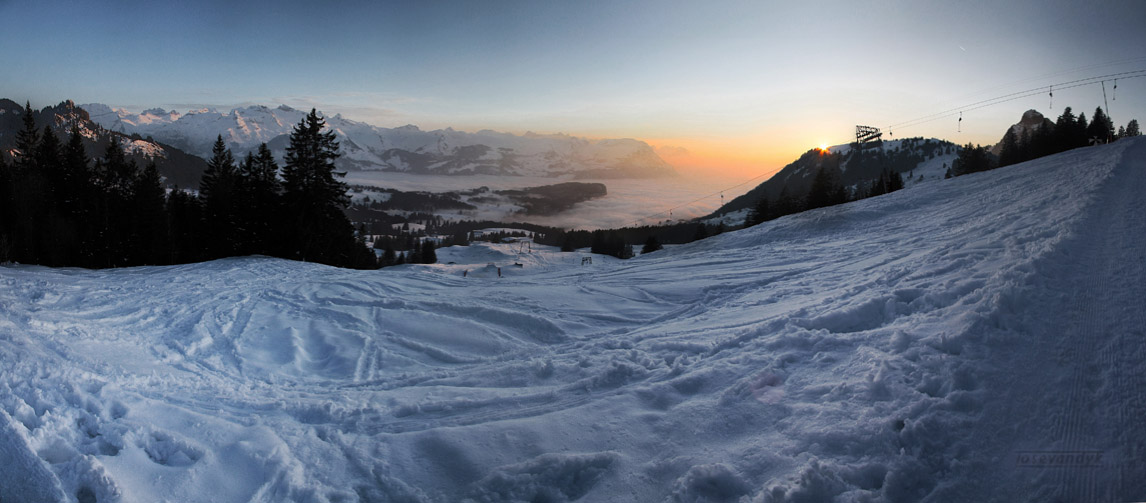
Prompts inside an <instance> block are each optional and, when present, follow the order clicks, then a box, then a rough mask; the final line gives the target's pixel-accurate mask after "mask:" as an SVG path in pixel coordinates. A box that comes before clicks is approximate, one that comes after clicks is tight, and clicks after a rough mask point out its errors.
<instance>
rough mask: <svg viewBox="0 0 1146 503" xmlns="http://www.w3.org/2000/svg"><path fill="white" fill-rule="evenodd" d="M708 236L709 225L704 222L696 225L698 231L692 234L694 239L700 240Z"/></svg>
mask: <svg viewBox="0 0 1146 503" xmlns="http://www.w3.org/2000/svg"><path fill="white" fill-rule="evenodd" d="M707 238H708V226H707V225H704V224H697V225H696V232H694V233H693V234H692V240H693V241H700V240H702V239H707Z"/></svg>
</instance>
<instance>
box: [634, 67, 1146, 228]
mask: <svg viewBox="0 0 1146 503" xmlns="http://www.w3.org/2000/svg"><path fill="white" fill-rule="evenodd" d="M1141 59H1146V58H1132V59H1130V60H1126V61H1137V60H1141ZM1110 64H1113V63H1106V64H1101V65H1095V67H1102V66H1109V65H1110ZM1087 68H1091V67H1084V69H1087ZM1074 71H1079V70H1068V71H1067V72H1066V73H1070V72H1074ZM1140 77H1146V70H1134V71H1127V72H1119V73H1112V74H1109V75H1101V76H1096V77H1089V78H1085V79H1077V80H1072V81H1068V82H1061V83H1058V84H1049V85H1046V86H1039V87H1036V88H1031V89H1027V90H1025V91H1018V92H1014V93H1010V94H1005V95H1002V96H998V97H995V98H991V99H986V100H980V101H977V102H975V103H971V104H969V105H964V106H961V107H956V108H951V109H948V110H944V111H942V112H936V113H934V114H930V115H925V116H922V117H918V118H916V119H911V120H907V121H903V122H899V123H897V124H893V125H891V126H888V127H887V131H888V135H891V131H892V129H895V130H902V129H906V128H911V127H915V126H918V125H920V124H926V123H928V122H934V121H937V120H939V119H944V118H947V117H952V116H955V115H959V121H960V122H959V126H960V130H962V120H963V112H970V111H972V110H978V109H981V108H986V107H990V106H994V105H999V104H1002V103H1007V102H1011V101H1015V100H1019V99H1022V98H1029V97H1031V96H1037V95H1040V94H1042V93H1043V92H1046V91H1047V90H1048V89H1049V90H1053V89H1054V88H1058V89H1059V90H1062V89H1073V88H1076V87H1082V86H1088V85H1092V84H1098V83H1102V82H1105V81H1106V80H1115V81H1117V79H1123V80H1126V79H1135V78H1140ZM1115 85H1117V84H1115ZM1051 92H1052V93H1053V91H1051ZM1104 93H1105V89H1104ZM1051 96H1052V97H1053V94H1052V95H1051ZM849 143H850V142H849ZM775 173H776V172H766V173H762V174H759V175H757V176H754V177H752V178H749V179H748V180H745V181H743V182H740V183H738V184H736V185H733V186H731V187H727V188H724V189H721V190H718V191H716V192H713V193H711V194H707V195H704V196H701V197H698V198H696V199H693V200H692V201H689V202H686V203H682V204H678V205H676V206H673V207H671V208H668V209H666V210H663V211H660V212H657V213H653V214H651V215H647V216H644V217H641V218H638V219H635V220H633V221H631V222H628V223H626V224H625V225H623V226H622V227H631V226H633V225H635V224H639V223H641V222H645V221H648V220H650V219H653V218H655V217H660V216H664V215H672V212H673V211H674V210H679V209H681V208H684V207H686V206H689V205H692V204H695V203H698V202H700V201H704V200H705V199H709V198H712V197H715V196H718V195H719V196H721V201H723V199H724V192H725V191H731V190H732V189H736V188H739V187H742V186H744V185H747V184H749V183H752V182H754V181H756V180H759V179H761V178H764V177H765V176H770V175H773V174H775ZM723 206H724V205H723V204H722V205H721V207H723Z"/></svg>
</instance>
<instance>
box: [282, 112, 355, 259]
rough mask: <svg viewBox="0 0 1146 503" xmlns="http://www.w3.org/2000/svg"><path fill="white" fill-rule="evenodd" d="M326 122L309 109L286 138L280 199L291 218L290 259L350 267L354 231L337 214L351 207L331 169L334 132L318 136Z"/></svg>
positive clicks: (335, 144) (334, 153) (335, 153)
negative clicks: (287, 139) (281, 196)
mask: <svg viewBox="0 0 1146 503" xmlns="http://www.w3.org/2000/svg"><path fill="white" fill-rule="evenodd" d="M325 127H326V122H325V121H324V120H323V119H321V118H319V117H318V114H317V112H316V111H315V110H314V109H311V111H310V114H308V115H307V116H306V117H305V118H304V119H302V121H301V122H299V124H298V125H297V126H295V128H294V131H293V132H292V133H291V136H290V146H288V147H287V155H286V165H285V166H284V167H283V200H284V203H285V204H286V206H287V212H288V213H289V215H290V224H291V227H290V229H291V231H292V232H293V233H294V235H295V238H294V239H293V240H292V241H293V242H294V243H295V244H296V247H295V249H294V250H292V252H293V253H291V256H292V257H293V258H297V259H300V260H311V261H316V262H322V263H326V264H331V265H349V264H351V263H354V262H355V259H354V258H353V257H354V256H355V255H358V256H360V255H361V254H362V253H370V252H369V250H365V249H362V250H357V249H356V248H357V244H356V243H355V241H354V235H353V234H354V232H353V231H354V229H353V227H352V226H351V225H350V221H349V220H348V219H347V218H346V215H345V214H344V213H343V212H342V210H343V208H345V207H347V206H348V205H349V204H350V198H349V197H348V196H347V194H346V189H347V186H346V184H345V183H343V182H340V181H338V180H336V179H335V177H336V176H344V175H345V173H338V172H336V171H335V170H334V160H335V159H337V158H338V142H337V141H335V136H334V132H333V131H327V132H323V128H325Z"/></svg>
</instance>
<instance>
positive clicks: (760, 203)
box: [744, 195, 772, 227]
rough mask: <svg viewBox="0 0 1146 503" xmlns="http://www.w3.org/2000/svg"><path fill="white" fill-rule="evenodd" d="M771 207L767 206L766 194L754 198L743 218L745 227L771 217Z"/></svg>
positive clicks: (765, 220)
mask: <svg viewBox="0 0 1146 503" xmlns="http://www.w3.org/2000/svg"><path fill="white" fill-rule="evenodd" d="M771 211H772V209H771V208H769V203H768V196H767V195H764V196H761V197H760V199H757V200H756V204H754V205H752V209H751V210H749V211H748V217H747V218H745V220H744V225H745V227H751V226H753V225H757V224H760V223H764V222H767V221H768V220H771V218H772V212H771Z"/></svg>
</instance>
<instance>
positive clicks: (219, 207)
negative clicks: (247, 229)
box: [199, 135, 242, 258]
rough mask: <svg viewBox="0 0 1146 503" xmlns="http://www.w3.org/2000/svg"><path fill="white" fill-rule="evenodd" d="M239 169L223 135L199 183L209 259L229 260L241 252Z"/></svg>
mask: <svg viewBox="0 0 1146 503" xmlns="http://www.w3.org/2000/svg"><path fill="white" fill-rule="evenodd" d="M238 181H239V175H238V167H236V166H235V157H234V155H232V154H231V150H230V149H229V148H227V144H226V143H224V142H223V135H219V136H218V137H216V139H215V144H214V145H213V146H212V148H211V158H210V159H208V160H207V169H206V170H204V171H203V179H202V181H200V182H199V197H200V198H201V199H202V200H203V218H204V219H205V220H206V222H207V225H206V226H205V228H204V229H205V230H206V231H207V232H208V235H207V236H205V237H206V239H207V243H206V245H207V250H208V255H209V256H210V257H212V258H219V257H230V256H234V255H236V254H238V253H239V250H240V248H242V243H241V242H240V240H241V239H242V230H241V229H239V226H238V224H239V222H238V220H239V216H238Z"/></svg>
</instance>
